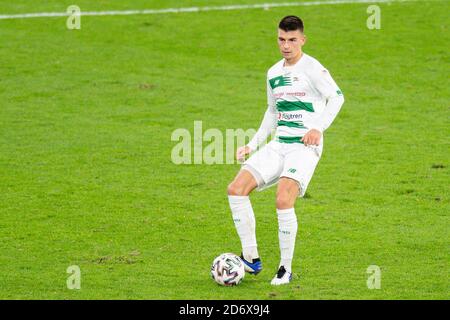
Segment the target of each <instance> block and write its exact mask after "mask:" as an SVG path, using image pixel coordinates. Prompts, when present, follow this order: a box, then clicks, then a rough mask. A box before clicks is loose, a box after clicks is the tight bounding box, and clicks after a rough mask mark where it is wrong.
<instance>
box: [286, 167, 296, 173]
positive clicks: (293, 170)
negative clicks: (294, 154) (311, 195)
mask: <svg viewBox="0 0 450 320" xmlns="http://www.w3.org/2000/svg"><path fill="white" fill-rule="evenodd" d="M295 171H297V169H294V168H290V169H289V170H288V172H290V173H295Z"/></svg>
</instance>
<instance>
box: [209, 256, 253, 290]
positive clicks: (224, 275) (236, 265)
mask: <svg viewBox="0 0 450 320" xmlns="http://www.w3.org/2000/svg"><path fill="white" fill-rule="evenodd" d="M211 276H212V278H213V279H214V281H216V282H217V283H218V284H220V285H223V286H236V285H238V284H239V283H240V282H241V281H242V279H244V276H245V270H244V262H243V261H242V259H241V258H240V257H239V256H237V255H235V254H234V253H223V254H221V255H220V256H218V257H217V258H215V259H214V261H213V264H212V266H211Z"/></svg>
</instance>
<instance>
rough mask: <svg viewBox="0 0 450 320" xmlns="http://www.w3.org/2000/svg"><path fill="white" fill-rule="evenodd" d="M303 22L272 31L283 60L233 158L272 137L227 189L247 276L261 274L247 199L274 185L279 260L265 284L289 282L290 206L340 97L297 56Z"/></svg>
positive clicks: (293, 226) (316, 65)
mask: <svg viewBox="0 0 450 320" xmlns="http://www.w3.org/2000/svg"><path fill="white" fill-rule="evenodd" d="M303 31H304V29H303V22H302V20H301V19H300V18H298V17H296V16H287V17H285V18H283V19H282V20H281V22H280V23H279V26H278V46H279V49H280V52H281V55H282V56H283V59H282V60H280V61H279V62H277V63H276V64H275V65H274V66H272V67H271V68H270V69H269V71H268V73H267V101H268V108H267V111H266V112H265V114H264V118H263V120H262V123H261V126H260V128H259V129H258V131H257V132H256V134H255V136H254V137H253V138H252V140H251V141H250V142H249V143H248V144H247V145H246V146H243V147H240V148H238V150H237V152H236V157H237V159H238V160H239V161H241V162H242V161H243V160H244V159H245V156H246V155H248V154H250V153H252V152H253V151H256V150H257V149H258V147H259V145H260V144H262V142H264V141H265V140H266V139H267V137H268V136H269V134H270V133H271V131H272V129H276V131H275V138H274V139H273V140H271V141H270V142H269V143H268V144H266V145H264V146H263V147H262V148H260V149H258V150H257V151H256V152H255V153H253V154H252V155H251V156H250V158H249V159H248V160H246V161H245V162H244V163H243V165H242V168H241V170H240V171H239V173H238V174H237V175H236V177H235V179H234V180H233V181H232V182H231V183H230V184H229V186H228V190H227V191H228V199H229V203H230V208H231V212H232V215H233V220H234V224H235V227H236V230H237V233H238V235H239V237H240V240H241V244H242V259H243V261H244V264H245V269H246V271H247V272H249V273H252V274H258V273H259V272H260V271H261V270H262V264H261V259H260V257H259V254H258V249H257V243H256V235H255V216H254V213H253V209H252V205H251V203H250V199H249V194H250V193H251V192H252V191H253V190H254V189H256V190H263V189H265V188H267V187H269V186H271V185H273V184H275V183H278V187H277V196H276V208H277V215H278V226H279V228H278V239H279V244H280V254H281V260H280V264H279V268H278V272H277V273H276V274H275V277H274V278H273V280H272V282H271V284H273V285H282V284H287V283H289V282H290V281H291V279H292V258H293V256H294V246H295V239H296V234H297V217H296V215H295V210H294V205H295V201H296V199H297V198H298V197H303V196H304V194H305V192H306V188H307V187H308V184H309V182H310V180H311V177H312V175H313V172H314V169H315V168H316V165H317V163H318V162H319V159H320V156H321V154H322V148H323V132H324V131H325V130H326V129H327V128H328V127H329V126H330V124H331V123H332V122H333V120H334V118H335V117H336V115H337V114H338V112H339V110H340V108H341V106H342V104H343V103H344V97H343V94H342V92H341V90H340V89H339V87H338V86H337V85H336V83H335V82H334V80H333V78H332V77H331V75H330V73H329V72H328V70H327V69H325V67H323V66H322V65H321V64H320V62H319V61H317V60H316V59H314V58H313V57H311V56H309V55H307V54H306V53H304V52H303V51H302V47H303V45H304V44H305V41H306V36H305V34H304V33H303Z"/></svg>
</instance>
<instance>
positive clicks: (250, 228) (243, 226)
mask: <svg viewBox="0 0 450 320" xmlns="http://www.w3.org/2000/svg"><path fill="white" fill-rule="evenodd" d="M228 201H229V203H230V208H231V212H232V213H233V221H234V225H235V227H236V230H237V233H238V235H239V238H240V239H241V244H242V254H243V256H244V259H245V260H247V261H249V262H252V260H253V259H255V258H259V255H258V249H257V244H256V233H255V214H254V213H253V208H252V204H251V202H250V199H249V197H248V196H232V195H229V196H228Z"/></svg>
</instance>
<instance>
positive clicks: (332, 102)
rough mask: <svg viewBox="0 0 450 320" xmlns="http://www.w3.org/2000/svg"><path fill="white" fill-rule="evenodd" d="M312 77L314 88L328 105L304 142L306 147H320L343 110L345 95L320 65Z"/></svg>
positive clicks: (312, 73)
mask: <svg viewBox="0 0 450 320" xmlns="http://www.w3.org/2000/svg"><path fill="white" fill-rule="evenodd" d="M310 77H311V80H312V84H313V86H314V87H315V88H316V89H317V91H319V92H320V94H322V96H323V97H325V98H326V100H327V103H326V106H325V109H324V111H323V112H322V113H321V114H320V115H319V117H318V119H317V120H316V121H315V122H314V123H313V124H312V126H310V130H309V131H308V132H307V133H306V134H305V136H304V137H303V139H302V141H303V143H305V145H309V144H314V145H318V144H319V143H320V139H321V137H322V134H323V132H324V131H325V130H326V129H327V128H328V127H329V126H330V125H331V123H332V122H333V120H334V119H335V118H336V116H337V114H338V113H339V110H341V107H342V105H343V104H344V95H343V94H342V92H341V90H340V89H339V87H338V86H337V84H336V82H335V81H334V80H333V78H332V77H331V75H330V73H329V72H328V70H327V69H325V68H324V67H323V66H321V65H319V66H317V67H316V68H314V69H313V70H311V74H310Z"/></svg>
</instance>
